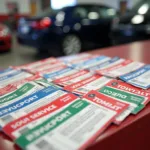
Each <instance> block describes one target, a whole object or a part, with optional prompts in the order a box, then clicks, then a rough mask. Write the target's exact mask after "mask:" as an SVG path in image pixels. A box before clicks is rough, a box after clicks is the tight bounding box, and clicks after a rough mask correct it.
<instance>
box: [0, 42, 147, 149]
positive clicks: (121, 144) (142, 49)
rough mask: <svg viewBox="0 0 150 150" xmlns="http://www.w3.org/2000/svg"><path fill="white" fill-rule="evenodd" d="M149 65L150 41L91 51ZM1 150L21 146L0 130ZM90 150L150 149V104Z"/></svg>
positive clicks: (98, 141) (105, 135) (115, 127)
mask: <svg viewBox="0 0 150 150" xmlns="http://www.w3.org/2000/svg"><path fill="white" fill-rule="evenodd" d="M89 53H92V54H102V55H107V56H111V57H114V56H119V57H122V58H127V59H132V60H134V61H142V62H144V63H149V64H150V41H145V42H135V43H131V44H127V45H122V46H116V47H111V48H105V49H98V50H95V51H92V52H91V51H90V52H89ZM0 150H19V148H18V147H17V146H16V145H15V144H14V143H13V142H12V141H11V140H10V139H9V138H8V137H7V136H6V135H4V134H3V133H1V132H0ZM88 150H150V104H148V105H147V107H146V108H145V109H144V110H142V111H141V112H140V113H139V114H138V115H136V116H134V115H130V116H129V117H128V118H127V119H126V120H125V121H124V122H123V123H122V124H121V125H120V126H116V125H113V124H112V125H111V126H109V127H108V129H107V130H106V131H105V132H104V133H103V134H102V135H100V136H99V138H98V139H97V141H95V142H94V143H93V144H92V145H91V146H90V147H89V148H88Z"/></svg>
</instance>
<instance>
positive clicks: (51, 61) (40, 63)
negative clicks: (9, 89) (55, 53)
mask: <svg viewBox="0 0 150 150" xmlns="http://www.w3.org/2000/svg"><path fill="white" fill-rule="evenodd" d="M59 61H60V60H58V59H56V58H54V57H50V58H46V59H43V60H40V61H36V62H33V63H29V64H26V65H22V66H12V67H13V68H16V69H27V70H28V69H29V70H30V69H35V68H37V67H39V66H43V65H46V64H54V63H57V62H59Z"/></svg>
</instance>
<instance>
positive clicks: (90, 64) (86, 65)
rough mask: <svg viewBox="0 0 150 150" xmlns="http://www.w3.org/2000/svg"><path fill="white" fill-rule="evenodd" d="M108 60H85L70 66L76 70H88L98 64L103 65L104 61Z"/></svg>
mask: <svg viewBox="0 0 150 150" xmlns="http://www.w3.org/2000/svg"><path fill="white" fill-rule="evenodd" d="M108 60H110V57H107V56H103V55H102V56H98V57H95V58H92V59H89V60H86V61H84V62H81V63H77V64H73V65H72V66H73V67H75V68H78V69H88V68H90V67H93V66H96V65H98V64H101V63H104V62H105V61H108Z"/></svg>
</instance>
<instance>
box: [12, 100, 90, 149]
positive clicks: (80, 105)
mask: <svg viewBox="0 0 150 150" xmlns="http://www.w3.org/2000/svg"><path fill="white" fill-rule="evenodd" d="M88 105H90V103H88V102H87V101H83V100H77V101H75V102H74V103H72V104H71V105H69V106H68V107H67V108H65V109H64V110H63V111H61V112H59V113H57V114H56V115H54V116H52V117H50V118H49V119H47V120H46V121H45V122H43V123H42V124H40V125H38V126H36V127H35V128H33V129H31V130H29V131H28V132H26V133H25V134H23V135H22V136H20V137H19V138H18V139H16V141H15V142H16V143H17V144H18V145H19V146H20V147H22V148H23V149H24V148H26V147H27V146H28V145H29V144H30V143H32V142H34V141H35V140H37V139H39V138H40V137H42V136H44V135H45V134H47V133H49V132H51V131H52V130H54V129H55V128H57V127H58V126H60V125H61V124H63V123H64V122H65V121H67V120H68V119H69V118H71V117H73V116H74V115H76V114H77V113H79V112H80V111H82V110H83V109H84V108H86V107H87V106H88Z"/></svg>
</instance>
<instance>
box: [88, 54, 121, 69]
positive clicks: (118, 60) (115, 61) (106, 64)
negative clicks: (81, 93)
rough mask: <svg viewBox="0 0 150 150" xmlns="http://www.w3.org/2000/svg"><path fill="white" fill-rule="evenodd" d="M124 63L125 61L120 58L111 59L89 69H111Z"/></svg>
mask: <svg viewBox="0 0 150 150" xmlns="http://www.w3.org/2000/svg"><path fill="white" fill-rule="evenodd" d="M123 61H124V59H121V58H119V57H114V58H111V59H110V60H107V61H105V62H104V63H101V64H99V65H96V66H93V67H89V68H88V69H89V70H90V71H96V70H100V69H105V68H108V67H111V66H113V65H116V64H119V63H121V62H123Z"/></svg>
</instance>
